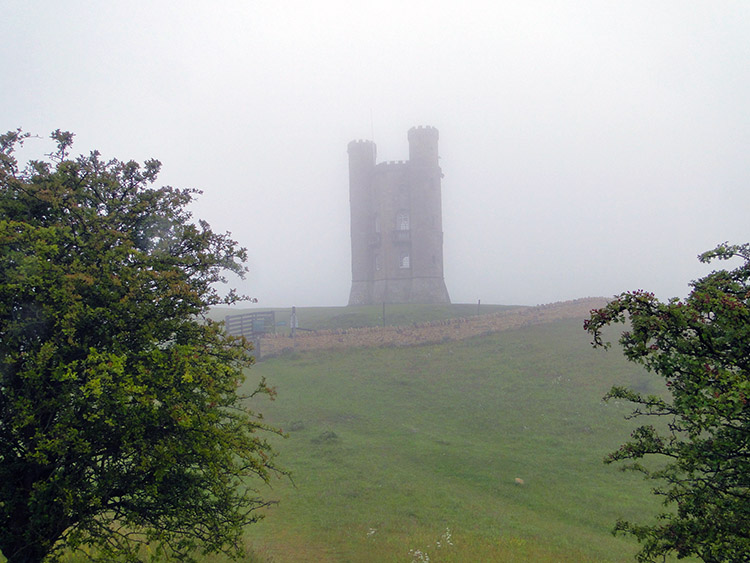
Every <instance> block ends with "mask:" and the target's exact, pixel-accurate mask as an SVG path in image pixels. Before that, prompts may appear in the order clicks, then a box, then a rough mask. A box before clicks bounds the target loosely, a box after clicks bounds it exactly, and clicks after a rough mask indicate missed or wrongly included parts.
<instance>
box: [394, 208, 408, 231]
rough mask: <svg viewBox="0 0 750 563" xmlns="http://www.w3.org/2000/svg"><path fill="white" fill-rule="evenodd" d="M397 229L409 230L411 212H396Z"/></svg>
mask: <svg viewBox="0 0 750 563" xmlns="http://www.w3.org/2000/svg"><path fill="white" fill-rule="evenodd" d="M396 230H397V231H408V230H409V212H408V211H399V212H398V213H396Z"/></svg>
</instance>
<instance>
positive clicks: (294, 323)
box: [289, 307, 299, 338]
mask: <svg viewBox="0 0 750 563" xmlns="http://www.w3.org/2000/svg"><path fill="white" fill-rule="evenodd" d="M297 327H299V321H298V320H297V308H296V307H292V316H291V317H290V318H289V328H290V329H291V330H290V331H289V336H291V337H292V338H294V333H295V331H296V330H297Z"/></svg>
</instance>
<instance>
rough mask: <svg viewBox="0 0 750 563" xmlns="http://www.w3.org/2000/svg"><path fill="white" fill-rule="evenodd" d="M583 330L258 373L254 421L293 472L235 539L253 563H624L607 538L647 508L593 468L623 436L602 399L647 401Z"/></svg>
mask: <svg viewBox="0 0 750 563" xmlns="http://www.w3.org/2000/svg"><path fill="white" fill-rule="evenodd" d="M474 307H475V306H474ZM303 313H305V311H303ZM308 313H309V312H308ZM331 313H332V311H328V312H327V313H326V314H327V315H328V318H329V321H328V322H332V323H335V322H341V317H339V319H338V321H336V320H330V319H331V317H332V316H334V317H335V316H336V315H332V314H331ZM334 313H335V311H334ZM341 313H342V314H349V313H347V310H346V309H342V310H341ZM358 314H364V313H358ZM368 314H369V316H370V319H372V318H374V317H375V316H376V315H377V311H375V310H374V311H371V312H369V313H368ZM402 314H404V315H409V314H411V315H414V314H417V313H414V312H413V311H412V313H408V312H407V311H406V310H404V311H403V312H402ZM418 314H421V315H423V313H418ZM443 314H445V312H443ZM324 316H325V315H323V314H322V313H321V318H320V319H319V320H318V322H319V323H320V324H321V326H322V325H324V323H325V321H323V317H324ZM349 321H351V319H349V320H348V321H347V322H349ZM581 322H582V319H575V320H569V321H560V322H555V323H551V324H547V325H542V326H535V327H529V328H523V329H518V330H511V331H507V332H502V333H497V334H495V335H492V336H486V337H481V338H476V339H472V340H467V341H462V342H451V343H444V344H440V345H433V346H422V347H414V348H379V349H359V350H347V351H344V352H313V353H305V354H297V355H288V356H286V357H281V358H277V359H270V360H267V361H264V362H262V363H260V364H259V365H257V366H255V367H254V368H253V370H251V375H250V378H249V381H248V384H252V382H253V381H255V380H256V379H257V378H258V377H261V376H265V377H266V378H267V379H268V381H269V382H270V383H271V384H272V385H274V386H276V387H277V389H278V392H279V396H278V399H277V400H276V401H275V402H273V403H268V402H262V403H259V404H258V405H257V408H258V410H260V411H262V412H264V413H265V414H266V418H267V420H268V421H269V422H270V423H272V424H274V425H278V426H281V427H282V428H284V429H285V430H286V431H287V432H288V434H289V437H288V438H287V439H286V440H281V441H279V442H278V444H277V448H278V451H279V452H280V460H281V462H282V464H283V465H284V466H285V467H287V468H288V469H290V470H292V472H293V474H294V485H292V484H291V483H289V482H288V481H285V480H280V481H277V482H275V483H274V485H273V487H274V488H273V490H271V491H264V494H265V495H266V496H270V497H272V498H276V499H278V500H279V501H280V503H279V505H278V506H276V507H274V508H272V509H270V510H268V513H267V518H266V519H265V520H263V521H262V522H261V523H259V524H257V525H254V526H251V527H250V528H249V529H248V535H247V538H248V542H249V544H250V545H251V546H252V550H253V552H254V557H255V560H257V561H274V562H285V561H364V562H366V561H373V562H374V561H426V560H427V557H429V560H430V561H550V562H551V561H555V562H558V561H559V562H564V561H571V562H573V561H575V562H581V561H632V560H633V555H634V553H635V552H636V551H637V544H636V543H635V542H633V541H632V540H630V539H627V538H621V537H617V538H615V537H613V536H612V535H611V534H610V530H611V528H612V525H613V524H614V522H615V520H616V519H617V518H634V519H643V518H648V516H649V515H650V514H653V513H654V512H655V510H656V508H657V504H656V501H655V500H654V499H653V498H652V497H651V495H650V494H649V484H648V483H645V482H644V481H643V480H642V479H641V478H640V477H639V476H637V475H632V474H629V473H623V472H620V471H618V470H617V468H615V467H613V466H606V465H604V464H603V463H602V458H603V457H604V456H605V454H606V453H607V452H609V451H611V450H613V449H615V448H616V447H617V446H618V445H619V444H620V443H621V442H622V441H623V440H624V439H625V438H627V436H628V434H629V432H630V430H632V428H633V423H632V422H628V421H625V420H624V416H625V415H626V414H627V413H628V412H629V409H628V405H626V404H616V403H615V404H605V403H603V402H602V401H601V397H602V396H603V395H604V394H605V393H606V392H607V390H608V389H609V388H610V387H611V386H612V385H613V384H628V385H631V386H634V387H635V388H637V389H639V390H641V391H649V392H659V388H658V387H655V385H656V384H657V380H656V379H655V378H653V377H651V376H648V375H646V374H645V373H644V372H642V371H641V370H639V369H638V368H636V367H634V366H632V365H629V364H627V363H626V362H625V360H624V359H623V358H622V357H621V355H620V354H619V352H618V351H617V350H616V349H613V350H612V351H609V352H602V351H597V350H593V349H592V348H591V346H590V345H589V339H588V335H587V334H586V333H585V332H584V331H583V330H582V329H581ZM516 478H519V479H522V480H523V482H524V484H522V485H519V484H517V483H516V482H515V479H516ZM448 540H449V541H448ZM438 544H439V545H438Z"/></svg>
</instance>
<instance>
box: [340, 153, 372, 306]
mask: <svg viewBox="0 0 750 563" xmlns="http://www.w3.org/2000/svg"><path fill="white" fill-rule="evenodd" d="M376 151H377V149H376V147H375V143H373V142H372V141H352V142H350V143H349V145H348V147H347V152H348V153H349V206H350V210H351V211H350V212H351V239H352V291H351V294H350V296H349V302H350V303H352V304H357V303H367V302H369V300H370V294H371V285H372V281H371V280H372V277H373V261H372V258H371V256H370V251H369V238H368V237H369V234H370V233H369V231H370V228H369V227H370V223H371V222H372V215H373V209H372V205H373V203H372V188H371V182H372V173H373V169H374V168H375V156H376Z"/></svg>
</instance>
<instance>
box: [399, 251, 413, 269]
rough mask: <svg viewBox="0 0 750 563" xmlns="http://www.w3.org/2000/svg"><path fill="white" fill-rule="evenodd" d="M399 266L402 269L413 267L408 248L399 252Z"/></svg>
mask: <svg viewBox="0 0 750 563" xmlns="http://www.w3.org/2000/svg"><path fill="white" fill-rule="evenodd" d="M398 267H399V268H401V269H407V268H410V267H411V265H410V264H409V251H408V250H402V251H401V253H400V254H399V259H398Z"/></svg>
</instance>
